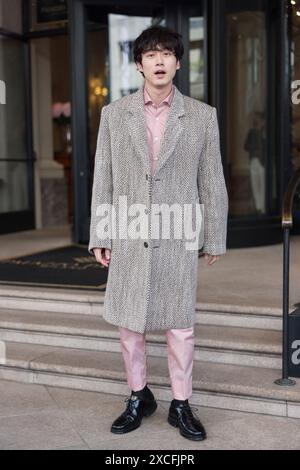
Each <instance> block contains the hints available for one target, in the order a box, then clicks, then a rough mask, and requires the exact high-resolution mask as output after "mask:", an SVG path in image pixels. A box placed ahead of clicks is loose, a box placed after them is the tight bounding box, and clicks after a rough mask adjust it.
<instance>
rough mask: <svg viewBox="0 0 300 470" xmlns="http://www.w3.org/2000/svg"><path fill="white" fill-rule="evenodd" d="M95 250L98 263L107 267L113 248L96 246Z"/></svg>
mask: <svg viewBox="0 0 300 470" xmlns="http://www.w3.org/2000/svg"><path fill="white" fill-rule="evenodd" d="M93 251H94V255H95V258H96V260H97V261H98V263H101V264H103V266H105V267H106V268H107V267H108V265H109V263H110V259H111V250H110V249H109V248H94V250H93Z"/></svg>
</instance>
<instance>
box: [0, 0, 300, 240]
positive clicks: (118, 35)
mask: <svg viewBox="0 0 300 470" xmlns="http://www.w3.org/2000/svg"><path fill="white" fill-rule="evenodd" d="M298 7H299V8H298ZM152 24H161V25H166V26H170V27H172V28H174V29H176V30H177V31H178V32H180V33H181V34H182V37H183V41H184V46H185V55H184V58H183V60H182V63H181V69H180V70H179V71H178V72H177V75H176V77H175V84H176V86H178V88H179V89H180V91H181V92H182V93H184V94H186V95H189V96H192V97H193V98H196V99H199V100H203V101H205V102H207V103H209V104H211V105H213V106H215V107H216V108H217V111H218V119H219V125H220V140H221V150H222V158H223V166H224V173H225V177H226V183H227V188H228V193H229V201H230V207H229V223H228V246H229V247H242V246H257V245H264V244H272V243H277V242H279V241H280V240H281V239H282V229H281V204H282V198H283V194H284V191H285V189H286V187H287V184H288V182H289V180H290V178H291V176H292V174H293V171H294V170H295V169H296V168H298V167H299V165H300V157H299V155H300V153H299V151H300V121H299V116H300V111H299V109H300V107H299V105H298V103H297V100H295V99H292V92H293V90H294V91H297V79H298V78H299V80H300V60H299V58H300V39H299V37H300V35H299V32H300V1H299V0H292V1H290V0H289V1H287V0H197V1H196V0H185V1H183V0H181V1H180V0H176V1H175V0H173V1H172V2H171V1H168V0H151V1H148V0H143V2H139V1H137V0H118V1H111V0H71V1H69V2H68V1H67V0H32V1H24V2H22V1H21V0H9V1H8V0H1V2H0V231H1V233H10V232H15V231H19V230H26V229H33V228H40V227H47V226H51V225H60V224H62V225H63V224H71V226H72V232H73V240H74V242H76V243H83V244H86V243H87V242H88V239H89V224H90V203H91V190H92V181H93V169H94V154H95V149H96V139H97V131H98V126H99V116H100V111H101V107H102V106H103V105H105V104H108V103H109V102H111V101H114V100H115V99H118V98H120V97H122V96H124V95H126V94H129V93H132V92H134V91H135V90H136V89H137V88H138V87H139V86H140V85H141V84H142V76H141V74H140V73H139V72H137V71H136V66H135V64H134V61H133V51H132V46H133V41H134V39H135V38H136V37H137V36H138V35H139V34H140V33H141V31H142V30H143V29H145V28H147V27H148V26H150V25H152ZM297 77H298V78H297ZM293 87H294V88H293ZM299 88H300V86H299ZM299 208H300V204H299V196H298V195H296V201H295V221H296V223H295V229H294V231H295V233H299V226H300V224H299V222H298V221H299Z"/></svg>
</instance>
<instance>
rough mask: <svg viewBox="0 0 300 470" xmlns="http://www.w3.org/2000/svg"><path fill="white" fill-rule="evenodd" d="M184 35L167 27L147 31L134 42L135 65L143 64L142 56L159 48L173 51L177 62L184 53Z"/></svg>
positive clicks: (157, 27) (152, 27)
mask: <svg viewBox="0 0 300 470" xmlns="http://www.w3.org/2000/svg"><path fill="white" fill-rule="evenodd" d="M181 38H182V35H181V34H179V33H177V32H176V31H173V30H172V29H170V28H167V27H165V26H159V25H157V26H150V27H149V28H147V29H145V30H144V31H143V32H142V33H141V34H140V35H139V36H138V37H137V38H136V40H135V41H134V45H133V56H134V62H135V63H140V64H141V63H142V54H143V53H145V52H147V51H150V50H158V48H159V47H161V48H163V49H168V50H169V51H172V52H173V53H174V55H175V57H176V59H177V60H180V59H181V57H182V56H183V53H184V47H183V43H182V40H181Z"/></svg>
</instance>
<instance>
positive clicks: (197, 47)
mask: <svg viewBox="0 0 300 470" xmlns="http://www.w3.org/2000/svg"><path fill="white" fill-rule="evenodd" d="M189 41H190V44H189V64H190V66H189V67H190V70H189V77H190V96H191V97H192V98H196V99H198V100H201V101H203V100H204V98H205V89H204V84H205V82H204V18H203V16H200V12H198V15H197V12H192V11H191V12H190V18H189Z"/></svg>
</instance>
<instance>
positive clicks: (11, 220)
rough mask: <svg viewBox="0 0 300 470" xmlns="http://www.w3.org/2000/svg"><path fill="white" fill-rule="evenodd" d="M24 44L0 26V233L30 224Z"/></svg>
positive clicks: (30, 161) (30, 155)
mask: <svg viewBox="0 0 300 470" xmlns="http://www.w3.org/2000/svg"><path fill="white" fill-rule="evenodd" d="M28 61H29V57H28V47H27V45H26V43H25V42H24V41H23V38H22V36H21V35H18V34H16V33H10V32H9V31H7V30H0V84H1V96H0V233H1V234H3V233H10V232H15V231H18V230H25V229H30V228H34V203H33V161H34V158H33V151H32V142H31V130H30V127H31V126H30V113H29V109H30V100H29V90H30V86H29V80H28V76H27V74H26V70H28Z"/></svg>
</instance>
